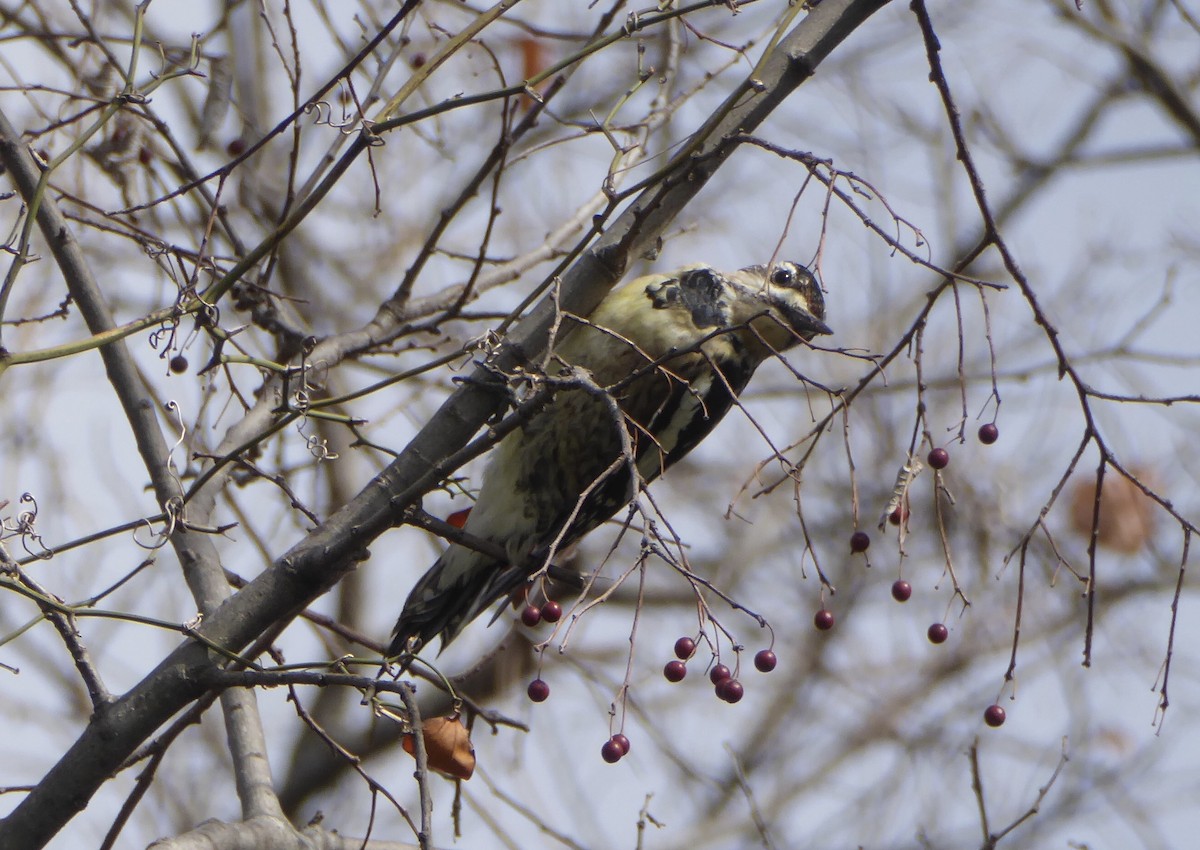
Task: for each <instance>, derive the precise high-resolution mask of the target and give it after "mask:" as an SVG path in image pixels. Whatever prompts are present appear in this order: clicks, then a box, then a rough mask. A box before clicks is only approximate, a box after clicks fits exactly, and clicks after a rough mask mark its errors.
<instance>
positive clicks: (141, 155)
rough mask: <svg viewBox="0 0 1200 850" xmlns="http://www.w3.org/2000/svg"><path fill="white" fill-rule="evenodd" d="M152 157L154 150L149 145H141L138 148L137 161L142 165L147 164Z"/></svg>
mask: <svg viewBox="0 0 1200 850" xmlns="http://www.w3.org/2000/svg"><path fill="white" fill-rule="evenodd" d="M152 159H154V151H153V150H151V149H150V146H149V145H142V146H141V147H140V148H138V162H140V163H141V164H142V165H149V164H150V160H152Z"/></svg>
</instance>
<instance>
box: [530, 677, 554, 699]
mask: <svg viewBox="0 0 1200 850" xmlns="http://www.w3.org/2000/svg"><path fill="white" fill-rule="evenodd" d="M525 693H527V694H528V695H529V698H530V699H531V700H533V701H534V702H545V701H546V699H547V698H548V697H549V696H550V686H549V685H547V684H546V681H545V679H534V680H533V681H532V682H530V683H529V687H528V688H526V689H525Z"/></svg>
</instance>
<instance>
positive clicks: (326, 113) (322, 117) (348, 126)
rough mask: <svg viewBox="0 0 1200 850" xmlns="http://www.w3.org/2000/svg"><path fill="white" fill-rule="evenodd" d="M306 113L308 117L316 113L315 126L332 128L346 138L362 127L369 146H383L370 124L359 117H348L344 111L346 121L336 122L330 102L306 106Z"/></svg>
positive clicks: (319, 102)
mask: <svg viewBox="0 0 1200 850" xmlns="http://www.w3.org/2000/svg"><path fill="white" fill-rule="evenodd" d="M304 113H305V114H306V115H312V114H313V113H316V117H315V118H314V119H313V123H314V124H316V125H318V126H320V125H322V124H324V125H325V126H328V127H332V128H333V129H335V130H337V131H338V132H339V133H341V134H342V135H344V136H350V135H353V134H354V133H357V132H358V131H359V128H360V125H361V129H362V131H363V132H364V133H365V134H366V135H367V144H369V145H371V146H372V147H374V146H378V145H382V144H383V139H381V138H379V137H378V136H377V135H375V133H374V131H373V130H372V129H371V126H370V124H369V123H368V122H367V121H364V120H363V119H362V118H360V117H359V116H357V115H346V113H345V111H344V110H343V112H342V115H343V116H345V120H344V121H341V122H340V123H339V122H337V121H334V120H333V107H332V106H331V105H330V104H329V102H328V101H324V100H318V101H316V102H315V103H309V104H305V106H304Z"/></svg>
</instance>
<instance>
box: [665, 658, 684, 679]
mask: <svg viewBox="0 0 1200 850" xmlns="http://www.w3.org/2000/svg"><path fill="white" fill-rule="evenodd" d="M686 675H687V665H686V664H684V663H683V662H682V661H678V660H676V661H668V662H667V665H666V666H665V667H663V678H665V679H666V680H667V681H668V682H682V681H683V677H684V676H686Z"/></svg>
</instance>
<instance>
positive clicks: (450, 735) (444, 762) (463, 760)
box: [400, 714, 475, 779]
mask: <svg viewBox="0 0 1200 850" xmlns="http://www.w3.org/2000/svg"><path fill="white" fill-rule="evenodd" d="M421 728H422V729H423V730H424V732H425V754H426V755H427V756H428V759H429V767H430V768H431V769H432V770H436V771H437V772H438V773H441V774H445V775H446V776H449V777H450V778H451V779H470V778H471V775H472V774H473V773H474V772H475V747H474V746H472V745H471V733H470V732H468V731H467V727H466V726H464V725H463V722H462V720H461V719H460V718H459V716H458V715H457V714H451V715H450V716H449V717H431V718H429V719H428V720H426V721H425V722H424V723H422V724H421ZM413 737H414V736H413V734H412V733H411V732H410V733H408V734H406V735H404V736H403V737H402V738H401V740H400V746H402V747H404V752H406V753H408V754H409V755H413V756H415V753H416V751H417V745H416V742H415V741H414V740H413Z"/></svg>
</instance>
